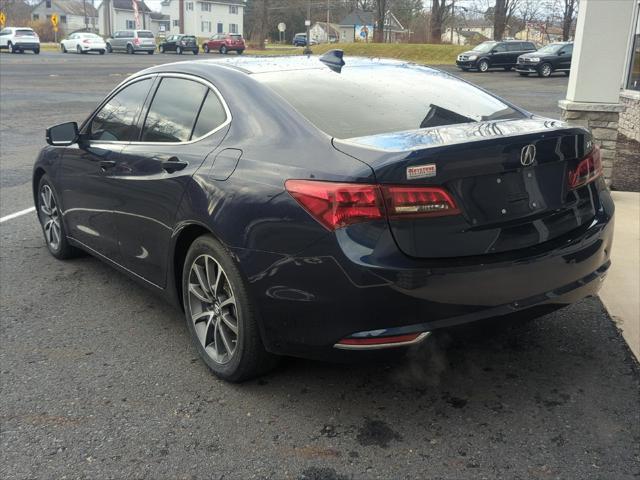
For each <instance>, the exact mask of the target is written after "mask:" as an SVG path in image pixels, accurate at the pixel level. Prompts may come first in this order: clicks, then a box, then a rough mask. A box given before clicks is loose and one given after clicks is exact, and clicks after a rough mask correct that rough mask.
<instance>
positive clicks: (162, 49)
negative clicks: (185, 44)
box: [158, 45, 164, 53]
mask: <svg viewBox="0 0 640 480" xmlns="http://www.w3.org/2000/svg"><path fill="white" fill-rule="evenodd" d="M158 52H160V53H164V45H160V46H159V47H158Z"/></svg>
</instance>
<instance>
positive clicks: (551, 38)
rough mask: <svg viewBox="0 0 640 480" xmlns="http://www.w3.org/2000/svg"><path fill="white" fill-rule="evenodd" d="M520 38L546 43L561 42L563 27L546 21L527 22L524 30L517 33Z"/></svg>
mask: <svg viewBox="0 0 640 480" xmlns="http://www.w3.org/2000/svg"><path fill="white" fill-rule="evenodd" d="M515 36H516V38H517V39H518V40H531V41H533V42H536V43H539V44H542V45H546V44H547V43H553V42H561V41H562V29H561V28H560V27H556V26H553V25H546V24H544V23H527V25H526V26H525V28H524V29H523V30H520V31H519V32H518V33H516V35H515Z"/></svg>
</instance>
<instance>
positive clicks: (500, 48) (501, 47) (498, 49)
mask: <svg viewBox="0 0 640 480" xmlns="http://www.w3.org/2000/svg"><path fill="white" fill-rule="evenodd" d="M493 51H494V52H497V53H501V52H506V51H507V46H506V45H505V44H504V43H499V44H498V45H496V46H495V47H493Z"/></svg>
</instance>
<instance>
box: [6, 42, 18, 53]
mask: <svg viewBox="0 0 640 480" xmlns="http://www.w3.org/2000/svg"><path fill="white" fill-rule="evenodd" d="M7 48H8V49H9V53H18V50H17V49H16V48H14V46H13V43H11V42H9V43H7Z"/></svg>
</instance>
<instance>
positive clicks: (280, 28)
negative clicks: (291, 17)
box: [278, 22, 287, 32]
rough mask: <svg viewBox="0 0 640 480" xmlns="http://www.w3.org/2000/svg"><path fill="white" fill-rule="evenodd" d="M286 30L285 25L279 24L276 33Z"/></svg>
mask: <svg viewBox="0 0 640 480" xmlns="http://www.w3.org/2000/svg"><path fill="white" fill-rule="evenodd" d="M286 29H287V25H286V23H283V22H280V23H279V24H278V31H279V32H284V31H285V30H286Z"/></svg>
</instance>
